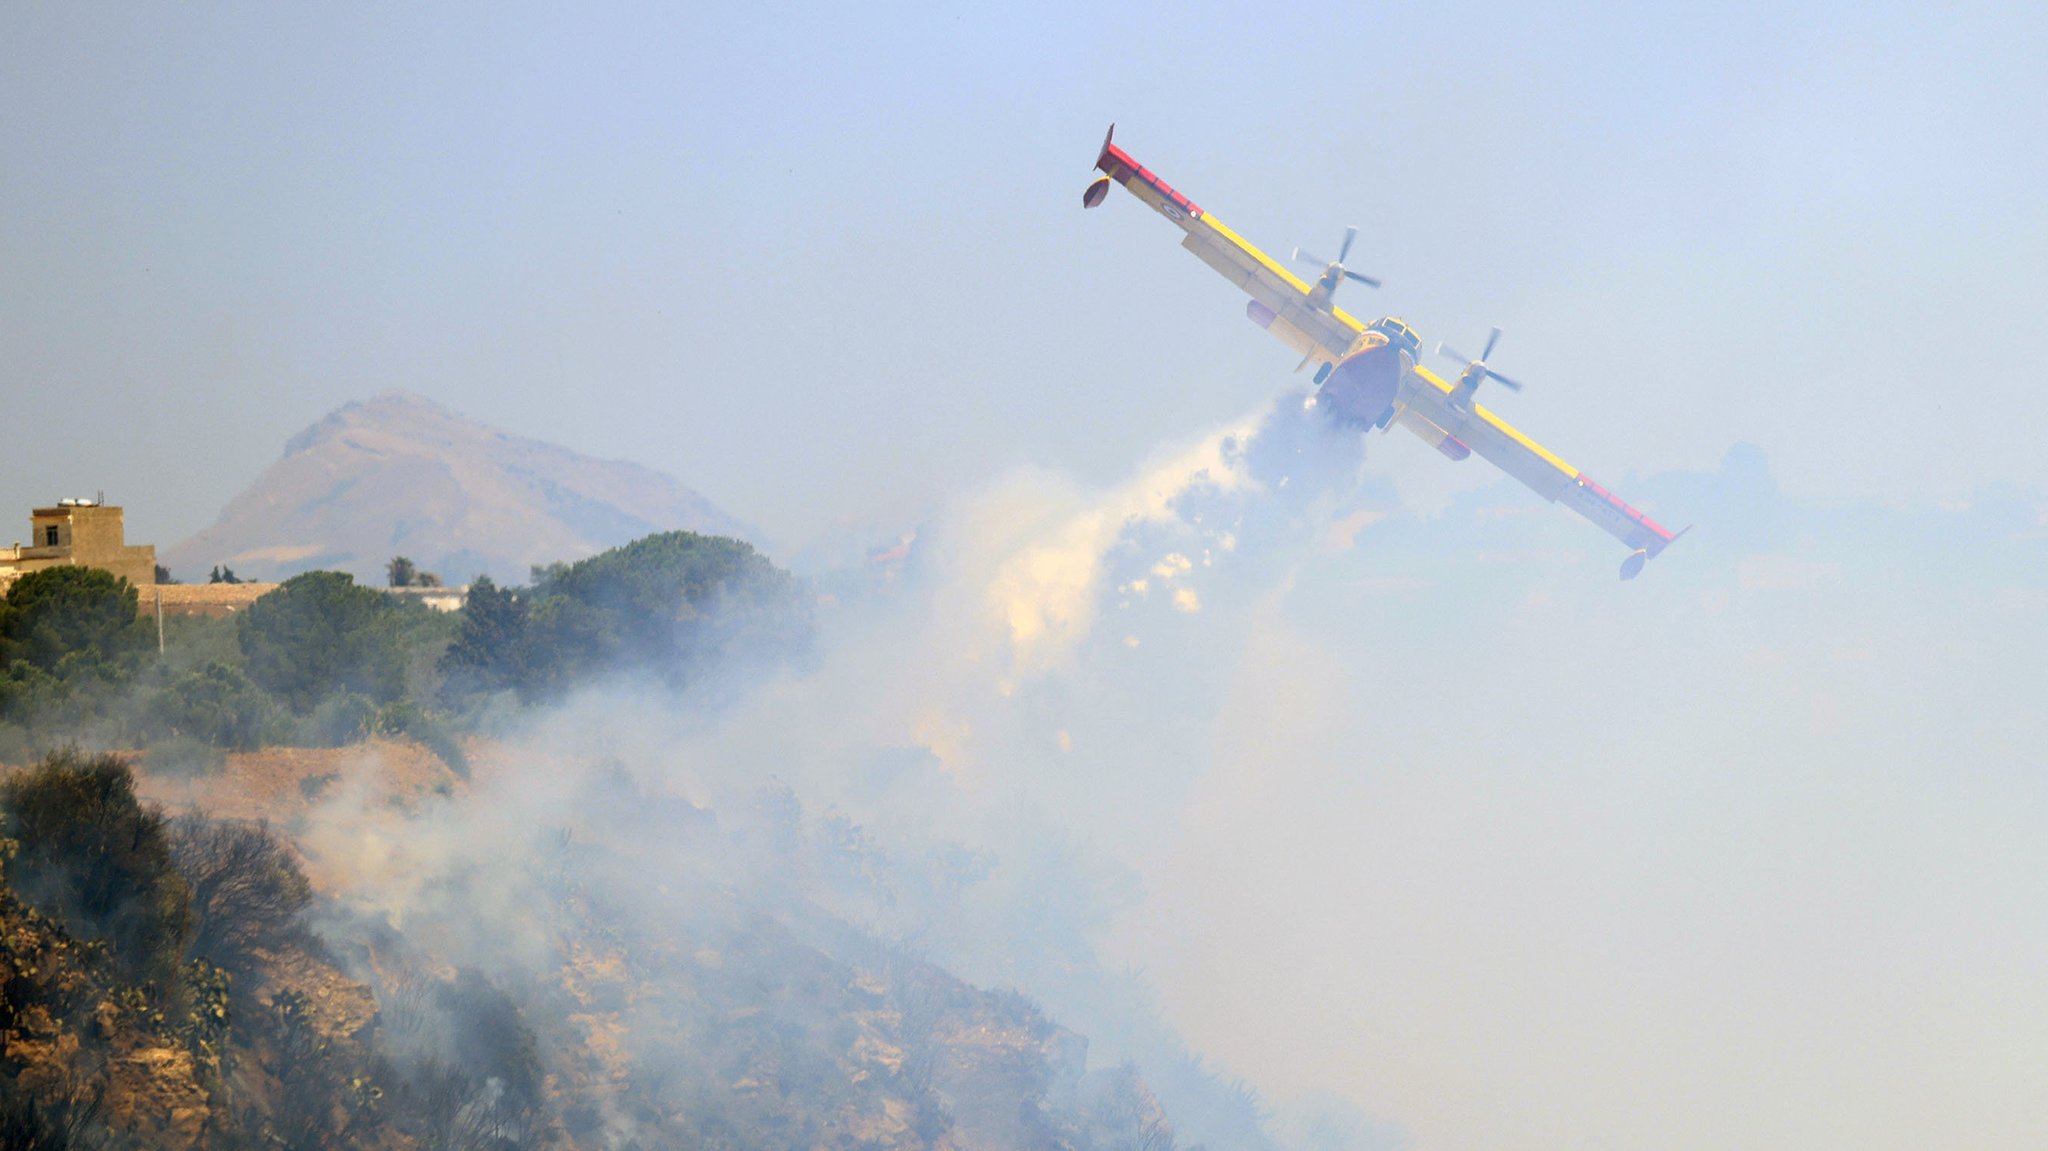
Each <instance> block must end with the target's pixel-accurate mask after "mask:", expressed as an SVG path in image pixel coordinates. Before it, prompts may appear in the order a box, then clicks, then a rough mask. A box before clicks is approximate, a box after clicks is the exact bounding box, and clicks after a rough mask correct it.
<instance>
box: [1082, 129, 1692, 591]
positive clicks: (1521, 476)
mask: <svg viewBox="0 0 2048 1151" xmlns="http://www.w3.org/2000/svg"><path fill="white" fill-rule="evenodd" d="M1115 137H1116V125H1114V124H1111V125H1110V126H1109V135H1108V136H1106V137H1104V138H1103V141H1102V151H1101V153H1100V154H1098V155H1097V156H1096V158H1095V166H1096V167H1097V168H1099V169H1101V171H1102V172H1103V174H1102V175H1101V176H1098V177H1096V178H1095V180H1094V181H1093V182H1091V183H1090V184H1089V185H1088V189H1087V191H1085V192H1083V193H1082V194H1081V204H1082V206H1083V207H1087V208H1093V207H1096V206H1098V205H1100V204H1101V203H1102V201H1103V200H1104V199H1106V198H1108V196H1109V184H1110V181H1112V180H1114V181H1116V182H1117V183H1119V184H1122V185H1123V186H1124V187H1125V188H1127V189H1129V190H1130V192H1131V194H1132V195H1134V196H1136V197H1137V198H1138V199H1140V200H1142V201H1144V202H1145V203H1146V204H1149V205H1151V207H1152V208H1153V210H1154V211H1157V212H1158V213H1159V214H1160V215H1162V216H1165V217H1166V218H1167V219H1169V220H1172V221H1173V222H1174V223H1176V224H1178V225H1180V228H1181V230H1182V231H1183V232H1186V233H1187V237H1186V238H1185V239H1183V240H1182V241H1181V246H1182V247H1184V248H1186V249H1187V250H1188V251H1190V252H1193V253H1194V254H1195V255H1197V256H1200V257H1201V258H1202V262H1203V263H1205V264H1207V265H1209V266H1210V267H1212V268H1214V269H1216V270H1217V271H1218V272H1221V273H1222V274H1223V277H1224V278H1225V279H1227V280H1229V281H1230V282H1231V283H1233V284H1236V285H1237V286H1238V287H1239V288H1240V289H1241V290H1242V291H1243V292H1244V293H1245V294H1246V295H1247V296H1250V297H1251V300H1250V302H1249V303H1247V304H1246V305H1245V314H1246V315H1247V316H1249V317H1250V318H1251V321H1252V322H1253V323H1255V324H1257V325H1259V326H1260V327H1262V328H1264V329H1266V330H1267V331H1269V332H1271V333H1273V334H1274V335H1276V336H1278V337H1280V340H1281V342H1283V343H1285V344H1286V345H1287V346H1288V347H1290V348H1292V349H1294V350H1295V351H1297V352H1299V353H1301V363H1300V365H1299V366H1297V368H1296V370H1297V371H1299V370H1301V369H1302V368H1306V367H1308V366H1309V365H1310V364H1315V365H1317V368H1316V375H1315V380H1316V383H1317V385H1318V390H1317V392H1316V404H1317V405H1318V406H1319V407H1321V408H1323V409H1324V410H1325V411H1328V412H1329V413H1330V414H1331V416H1332V417H1333V418H1335V419H1337V420H1339V421H1342V422H1344V423H1347V424H1351V425H1355V426H1359V427H1365V428H1371V427H1377V428H1380V429H1382V430H1383V431H1391V430H1392V428H1393V425H1395V424H1400V425H1402V426H1403V427H1406V428H1407V429H1408V430H1410V431H1412V432H1414V433H1415V434H1416V435H1418V436H1421V437H1422V438H1423V439H1424V440H1426V441H1428V442H1429V443H1430V444H1431V445H1432V446H1434V447H1435V448H1436V449H1437V450H1438V451H1440V452H1442V453H1443V454H1444V455H1446V456H1449V457H1450V458H1451V459H1454V460H1462V459H1464V458H1466V457H1467V456H1470V455H1471V454H1472V453H1473V452H1478V453H1479V454H1480V455H1481V456H1484V457H1485V458H1486V459H1488V460H1490V461H1492V462H1493V464H1494V466H1496V467H1498V468H1499V469H1500V470H1501V471H1504V472H1506V473H1507V474H1508V475H1510V476H1513V477H1514V478H1516V479H1518V480H1520V481H1522V482H1523V483H1524V484H1527V485H1528V486H1529V487H1530V488H1531V489H1532V490H1534V491H1535V492H1536V494H1537V495H1540V496H1542V497H1543V498H1544V499H1547V500H1551V501H1554V502H1560V503H1563V504H1564V505H1565V506H1566V507H1569V508H1571V509H1572V510H1573V511H1575V512H1577V513H1579V514H1580V515H1582V516H1584V517H1586V518H1587V519H1589V520H1591V521H1593V523H1594V524H1595V525H1597V526H1598V527H1600V528H1601V529H1602V530H1604V531H1606V532H1607V533H1608V534H1609V535H1611V536H1613V537H1614V538H1616V539H1618V540H1620V541H1621V542H1622V543H1623V544H1625V545H1627V546H1628V547H1629V548H1630V549H1631V550H1630V552H1629V555H1628V558H1627V559H1625V560H1623V561H1622V563H1621V578H1623V579H1634V578H1635V576H1636V575H1637V573H1639V572H1641V571H1642V570H1643V565H1644V564H1645V563H1648V562H1649V561H1650V560H1652V559H1654V558H1656V556H1657V554H1658V553H1659V552H1662V551H1663V550H1664V549H1665V548H1666V547H1668V546H1670V544H1671V542H1672V541H1673V540H1675V539H1677V538H1678V536H1680V535H1683V534H1685V533H1684V532H1683V531H1681V532H1678V533H1676V534H1674V533H1672V532H1670V531H1667V530H1665V529H1664V528H1663V527H1662V526H1660V525H1659V524H1657V523H1656V521H1654V520H1652V519H1650V518H1649V517H1648V516H1646V515H1644V514H1643V513H1641V512H1639V511H1637V510H1636V509H1634V508H1632V507H1630V506H1629V505H1628V504H1626V503H1624V502H1622V500H1621V498H1620V497H1618V496H1616V495H1615V494H1614V493H1613V492H1610V491H1608V490H1607V489H1606V488H1604V487H1601V486H1600V485H1599V484H1596V483H1594V482H1593V481H1592V480H1590V479H1588V478H1587V477H1586V475H1585V473H1583V472H1581V471H1579V470H1578V469H1577V468H1575V467H1572V466H1571V465H1570V464H1567V463H1565V462H1564V461H1563V460H1561V459H1559V458H1557V456H1556V455H1554V454H1552V453H1551V452H1550V451H1549V450H1548V449H1546V448H1545V447H1544V446H1543V445H1541V444H1539V443H1537V442H1536V441H1535V440H1532V439H1530V438H1529V437H1528V436H1525V435H1523V434H1522V433H1521V432H1518V431H1516V430H1515V429H1514V428H1513V427H1512V426H1510V425H1509V424H1508V422H1507V421H1506V420H1503V419H1501V418H1500V417H1499V416H1497V415H1495V414H1493V413H1492V412H1491V411H1488V410H1487V409H1486V406H1485V405H1483V404H1480V403H1476V402H1475V401H1474V399H1473V396H1474V393H1476V392H1477V391H1478V390H1479V385H1480V384H1482V383H1484V382H1486V381H1487V380H1494V381H1496V382H1498V383H1500V384H1502V385H1503V386H1505V387H1509V388H1512V389H1515V390H1517V391H1519V390H1521V385H1520V384H1518V383H1516V382H1514V381H1513V380H1510V379H1508V378H1507V377H1506V376H1503V375H1501V374H1500V373H1499V372H1496V371H1494V370H1493V369H1492V368H1490V367H1488V366H1487V364H1486V357H1487V356H1489V355H1491V354H1493V347H1494V344H1495V342H1496V341H1498V340H1499V339H1500V329H1499V328H1495V329H1494V330H1493V334H1492V335H1491V336H1490V337H1488V339H1487V341H1486V348H1485V350H1484V351H1483V352H1481V353H1480V355H1479V358H1478V359H1468V358H1467V357H1465V356H1462V355H1458V354H1457V353H1456V352H1455V351H1454V350H1452V349H1450V348H1448V347H1445V346H1444V345H1442V344H1439V345H1437V351H1438V352H1439V354H1443V355H1448V356H1451V357H1453V358H1455V359H1458V360H1460V361H1463V362H1464V364H1465V369H1464V371H1462V372H1460V373H1459V375H1458V378H1457V380H1456V381H1454V382H1446V381H1445V380H1443V379H1442V378H1441V377H1439V376H1437V375H1436V374H1435V373H1434V372H1431V371H1430V370H1429V369H1427V368H1424V367H1422V366H1421V365H1419V364H1417V363H1416V362H1415V361H1416V360H1417V359H1418V358H1419V357H1420V356H1421V343H1422V341H1421V338H1420V337H1418V336H1417V335H1416V334H1415V331H1414V329H1412V328H1410V327H1409V326H1408V325H1407V324H1405V323H1403V322H1401V320H1399V319H1398V318H1396V317H1393V316H1385V317H1382V318H1380V319H1378V320H1374V321H1373V322H1371V323H1369V324H1368V323H1364V322H1362V321H1360V320H1359V319H1358V318H1357V317H1356V316H1353V315H1352V314H1351V313H1349V312H1346V311H1345V310H1344V309H1342V308H1340V307H1337V306H1336V304H1334V303H1333V302H1332V301H1331V296H1332V295H1333V294H1334V293H1335V292H1336V290H1337V287H1338V285H1340V284H1342V283H1343V282H1344V281H1345V280H1357V281H1359V282H1361V283H1364V284H1366V285H1368V286H1371V287H1378V286H1379V281H1378V280H1374V279H1372V278H1371V277H1369V276H1363V275H1360V274H1359V273H1357V272H1354V271H1352V270H1350V269H1348V268H1346V267H1345V266H1344V259H1345V257H1347V256H1349V255H1350V254H1351V241H1352V240H1353V239H1354V238H1356V237H1357V235H1358V229H1356V228H1352V229H1350V230H1349V231H1347V232H1346V233H1345V236H1344V244H1343V247H1342V248H1340V249H1339V250H1338V253H1337V258H1336V259H1335V260H1331V261H1328V262H1327V263H1325V261H1323V260H1322V259H1320V258H1318V257H1315V256H1310V255H1309V254H1308V253H1306V252H1303V251H1301V250H1300V249H1299V248H1297V249H1295V252H1294V255H1295V258H1296V259H1298V260H1303V261H1305V262H1308V263H1313V264H1322V265H1323V273H1322V275H1320V276H1318V277H1317V278H1316V280H1315V282H1313V283H1310V282H1307V281H1305V280H1303V279H1301V278H1300V277H1298V276H1296V275H1295V274H1294V273H1292V272H1289V271H1288V270H1287V269H1286V268H1284V267H1282V266H1280V265H1279V264H1278V263H1276V262H1274V261H1273V259H1272V258H1270V257H1268V256H1267V255H1266V254H1265V253H1264V252H1261V251H1259V250H1258V249H1257V248H1255V247H1253V246H1252V245H1251V244H1249V243H1247V242H1246V241H1245V240H1244V238H1243V237H1241V236H1239V235H1238V234H1237V233H1236V232H1233V231H1231V230H1230V229H1229V228H1227V227H1225V226H1224V225H1223V222H1222V221H1220V220H1218V219H1217V218H1216V217H1214V216H1212V215H1210V214H1209V213H1208V212H1205V211H1203V210H1202V209H1201V208H1198V207H1196V206H1195V205H1194V203H1193V202H1192V201H1190V200H1189V199H1188V198H1187V197H1186V196H1183V195H1181V194H1180V193H1179V192H1176V191H1174V190H1173V189H1172V188H1171V187H1169V186H1168V185H1167V183H1166V181H1164V180H1161V179H1160V178H1159V177H1158V176H1156V175H1154V174H1153V173H1152V172H1151V171H1150V170H1148V169H1147V168H1145V167H1144V166H1143V165H1141V164H1139V163H1138V162H1137V161H1136V160H1133V159H1131V157H1130V154H1129V153H1127V152H1125V151H1124V150H1123V149H1122V148H1119V147H1117V146H1116V143H1115Z"/></svg>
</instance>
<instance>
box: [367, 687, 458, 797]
mask: <svg viewBox="0 0 2048 1151" xmlns="http://www.w3.org/2000/svg"><path fill="white" fill-rule="evenodd" d="M376 729H377V730H378V731H380V732H382V733H384V734H386V735H402V736H405V737H406V738H408V739H412V740H416V741H418V742H419V744H420V746H422V747H424V748H426V749H427V750H428V751H431V752H433V753H434V754H435V755H436V756H437V757H439V758H440V760H441V762H442V763H445V764H447V765H448V770H450V771H453V772H454V773H455V774H457V775H459V776H461V777H462V778H464V779H468V778H469V756H467V755H466V754H464V753H463V750H462V741H461V740H459V739H457V738H456V737H455V733H454V732H452V731H449V730H448V728H447V727H445V726H444V725H443V724H442V723H441V721H440V720H438V719H435V718H434V717H433V716H432V715H430V714H428V713H427V712H426V711H425V710H424V709H422V708H421V707H420V705H418V704H416V703H414V702H413V701H411V700H409V699H401V700H398V701H397V702H395V703H389V704H386V705H384V710H382V711H380V712H378V713H377V721H376Z"/></svg>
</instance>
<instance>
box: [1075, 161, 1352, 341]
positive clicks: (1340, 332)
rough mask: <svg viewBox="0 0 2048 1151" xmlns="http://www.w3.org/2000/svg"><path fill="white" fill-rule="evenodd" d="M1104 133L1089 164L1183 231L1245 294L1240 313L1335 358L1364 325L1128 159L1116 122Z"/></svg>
mask: <svg viewBox="0 0 2048 1151" xmlns="http://www.w3.org/2000/svg"><path fill="white" fill-rule="evenodd" d="M1109 132H1110V134H1109V136H1107V137H1104V138H1103V141H1102V152H1101V154H1100V155H1098V156H1097V157H1096V158H1095V166H1096V167H1097V168H1100V169H1101V170H1102V172H1103V174H1104V175H1106V176H1107V177H1108V178H1109V179H1112V180H1115V181H1116V182H1117V183H1119V184H1122V185H1123V186H1124V187H1125V188H1127V189H1129V190H1130V193H1131V194H1132V195H1133V196H1136V197H1137V198H1138V199H1140V200H1143V201H1144V202H1145V203H1147V204H1149V205H1151V207H1152V209H1153V210H1154V211H1156V212H1158V213H1159V214H1160V215H1162V216H1165V217H1166V218H1167V219H1169V220H1171V221H1173V222H1174V223H1175V224H1178V225H1179V226H1180V229H1181V231H1183V232H1186V233H1187V236H1186V238H1185V239H1183V240H1182V241H1181V247H1183V248H1186V249H1187V250H1188V251H1190V252H1193V253H1194V254H1195V255H1197V256H1200V257H1201V258H1202V262H1203V263H1205V264H1207V265H1209V266H1210V267H1212V268H1214V269H1216V270H1217V271H1218V272H1220V273H1222V275H1223V278H1224V279H1226V280H1229V281H1230V282H1231V283H1233V284H1235V285H1237V287H1238V288H1239V290H1241V291H1243V292H1244V294H1245V295H1247V296H1250V297H1251V302H1250V303H1249V304H1247V305H1246V306H1245V314H1246V315H1248V316H1250V317H1251V320H1252V322H1253V323H1255V324H1258V325H1259V326H1260V327H1262V328H1264V329H1266V330H1267V331H1269V332H1271V333H1273V334H1274V335H1275V336H1278V337H1279V338H1280V340H1281V341H1282V342H1283V343H1285V344H1286V345H1287V346H1288V347H1290V348H1293V349H1294V350H1295V351H1296V352H1297V353H1300V354H1301V355H1302V356H1304V357H1307V358H1308V359H1310V360H1327V361H1335V360H1336V359H1337V358H1338V357H1340V356H1342V355H1343V354H1344V353H1345V351H1346V350H1347V349H1349V348H1350V347H1351V343H1352V341H1353V340H1355V339H1357V338H1358V334H1359V333H1360V332H1362V331H1364V330H1365V325H1364V324H1363V323H1362V322H1360V321H1359V320H1358V319H1357V318H1356V317H1354V316H1352V315H1351V314H1350V313H1348V312H1346V311H1344V309H1342V308H1330V309H1328V310H1325V309H1323V308H1318V307H1313V306H1311V305H1310V304H1309V302H1308V296H1309V285H1308V283H1307V282H1305V281H1303V280H1302V279H1301V278H1300V277H1299V276H1296V275H1295V274H1294V273H1292V272H1290V271H1288V270H1287V269H1286V268H1283V267H1281V266H1280V265H1279V264H1278V263H1277V262H1275V261H1274V260H1273V258H1272V257H1270V256H1268V255H1266V254H1265V253H1264V252H1261V251H1259V250H1258V249H1257V248H1255V247H1253V246H1252V245H1251V244H1250V243H1248V242H1246V241H1245V239H1244V237H1242V236H1240V235H1238V234H1237V233H1236V232H1233V231H1231V230H1230V229H1229V228H1228V227H1226V226H1225V225H1224V224H1223V222H1222V221H1221V220H1218V219H1217V218H1216V217H1215V216H1212V215H1210V214H1209V213H1208V212H1205V211H1203V210H1202V209H1201V208H1199V207H1196V206H1195V204H1194V203H1193V202H1192V201H1190V200H1189V199H1188V198H1187V197H1186V196H1183V195H1181V194H1180V193H1179V192H1176V191H1174V190H1173V188H1172V187H1170V186H1169V185H1168V184H1167V183H1166V181H1164V180H1162V179H1160V178H1159V177H1158V176H1156V175H1154V174H1153V173H1152V172H1151V171H1150V170H1148V169H1147V168H1146V167H1145V166H1144V165H1142V164H1140V163H1138V162H1137V161H1136V160H1133V159H1131V157H1130V154H1129V153H1127V152H1125V151H1124V150H1123V149H1122V148H1119V147H1117V146H1116V144H1115V143H1114V142H1112V141H1113V138H1114V137H1115V135H1116V125H1114V124H1111V125H1110V126H1109ZM1093 202H1099V200H1098V201H1093ZM1304 362H1307V361H1306V360H1305V361H1304Z"/></svg>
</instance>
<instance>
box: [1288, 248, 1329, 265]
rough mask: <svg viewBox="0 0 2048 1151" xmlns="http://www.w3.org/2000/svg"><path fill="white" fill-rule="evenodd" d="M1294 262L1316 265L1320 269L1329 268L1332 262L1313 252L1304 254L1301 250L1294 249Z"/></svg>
mask: <svg viewBox="0 0 2048 1151" xmlns="http://www.w3.org/2000/svg"><path fill="white" fill-rule="evenodd" d="M1294 261H1295V263H1298V264H1314V265H1316V266H1317V267H1319V268H1327V267H1329V266H1330V261H1328V260H1325V259H1323V258H1322V257H1321V256H1318V255H1315V254H1314V253H1312V252H1304V251H1302V250H1301V249H1300V248H1296V249H1294Z"/></svg>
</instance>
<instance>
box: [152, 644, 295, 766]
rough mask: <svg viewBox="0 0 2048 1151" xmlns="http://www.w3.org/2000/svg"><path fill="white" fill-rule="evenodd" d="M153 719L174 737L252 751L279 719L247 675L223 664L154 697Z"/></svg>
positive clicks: (187, 676) (191, 675)
mask: <svg viewBox="0 0 2048 1151" xmlns="http://www.w3.org/2000/svg"><path fill="white" fill-rule="evenodd" d="M147 711H148V714H149V718H150V720H151V721H152V722H154V723H155V724H156V725H157V726H158V727H159V728H160V729H162V730H165V731H168V732H170V733H171V734H172V735H177V736H185V737H189V738H191V739H196V740H203V741H205V742H207V743H210V744H213V745H215V746H218V747H227V748H233V749H235V750H237V751H254V750H255V749H257V748H259V747H262V746H263V743H264V737H265V736H266V735H267V734H268V733H269V732H270V730H271V728H272V727H273V726H274V725H275V723H276V721H277V706H276V704H274V703H273V702H271V699H270V697H269V696H267V695H265V694H263V690H262V689H261V688H259V687H257V686H256V685H255V684H254V683H251V682H250V681H249V677H248V676H246V675H243V674H242V673H241V672H239V671H236V670H235V669H234V668H232V667H229V666H227V665H226V664H222V663H208V664H206V665H205V666H204V667H201V668H199V669H198V670H197V671H188V672H186V673H185V674H183V675H180V676H177V677H175V678H174V679H172V680H171V681H170V682H169V683H167V684H165V685H164V686H163V687H162V688H160V689H159V690H158V691H157V692H156V694H155V695H154V696H152V697H151V698H150V700H149V703H148V708H147Z"/></svg>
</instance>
